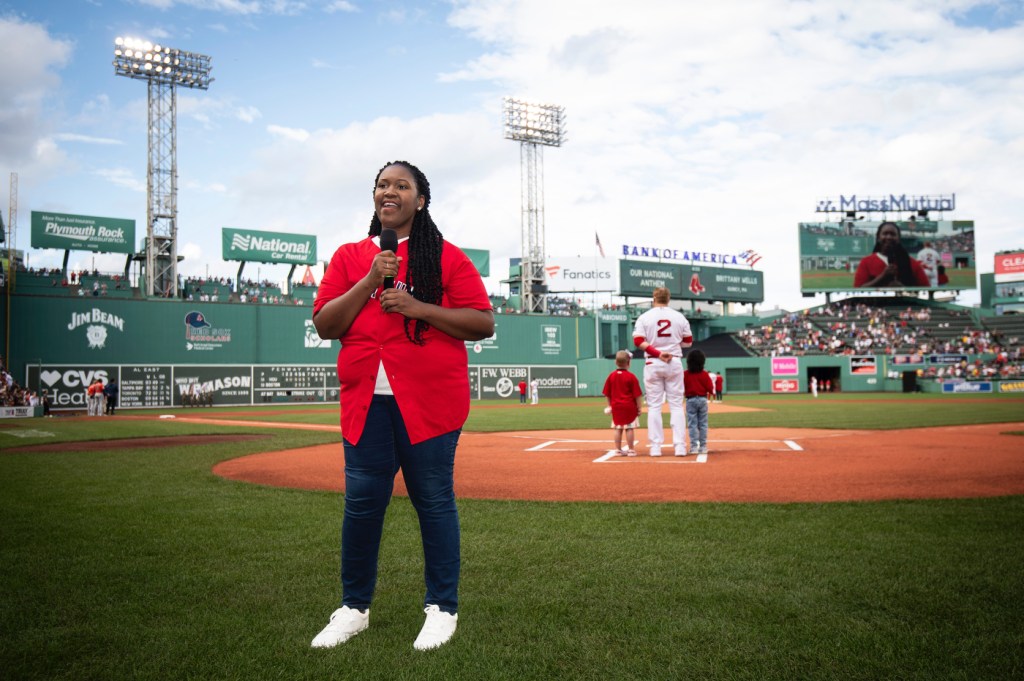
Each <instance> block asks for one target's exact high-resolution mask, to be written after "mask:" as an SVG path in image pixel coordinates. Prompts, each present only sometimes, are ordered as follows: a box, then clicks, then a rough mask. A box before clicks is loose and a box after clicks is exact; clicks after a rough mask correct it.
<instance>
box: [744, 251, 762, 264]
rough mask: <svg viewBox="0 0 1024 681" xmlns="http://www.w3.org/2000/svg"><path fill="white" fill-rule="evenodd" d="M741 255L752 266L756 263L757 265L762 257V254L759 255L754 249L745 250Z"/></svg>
mask: <svg viewBox="0 0 1024 681" xmlns="http://www.w3.org/2000/svg"><path fill="white" fill-rule="evenodd" d="M740 256H741V257H742V258H743V260H744V261H746V263H747V264H748V265H750V266H751V267H753V266H754V265H756V264H757V261H758V260H760V259H761V256H759V255H758V254H757V252H756V251H753V250H749V251H743V252H742V253H740Z"/></svg>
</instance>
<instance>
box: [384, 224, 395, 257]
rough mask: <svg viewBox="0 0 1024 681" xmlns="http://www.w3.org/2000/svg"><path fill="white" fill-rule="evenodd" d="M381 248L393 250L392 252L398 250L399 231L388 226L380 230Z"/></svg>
mask: <svg viewBox="0 0 1024 681" xmlns="http://www.w3.org/2000/svg"><path fill="white" fill-rule="evenodd" d="M380 250H382V251H391V252H392V253H394V252H397V251H398V232H396V231H395V230H393V229H388V228H387V227H385V228H384V229H382V230H380Z"/></svg>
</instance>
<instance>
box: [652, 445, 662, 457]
mask: <svg viewBox="0 0 1024 681" xmlns="http://www.w3.org/2000/svg"><path fill="white" fill-rule="evenodd" d="M651 456H661V447H651Z"/></svg>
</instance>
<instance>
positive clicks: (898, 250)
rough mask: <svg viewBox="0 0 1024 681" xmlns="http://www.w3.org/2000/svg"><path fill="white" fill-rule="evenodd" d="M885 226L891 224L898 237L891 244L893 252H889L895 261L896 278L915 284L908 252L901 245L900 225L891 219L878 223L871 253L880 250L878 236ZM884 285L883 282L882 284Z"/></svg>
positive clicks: (906, 284)
mask: <svg viewBox="0 0 1024 681" xmlns="http://www.w3.org/2000/svg"><path fill="white" fill-rule="evenodd" d="M887 226H892V228H893V229H895V230H896V236H898V237H899V241H898V242H897V243H896V244H894V245H893V252H892V254H890V256H889V257H891V258H892V259H893V260H894V261H895V262H896V269H897V272H898V274H897V275H896V279H897V281H898V282H899V283H901V284H904V285H905V286H915V285H916V284H917V280H916V278H915V277H914V269H913V266H911V264H910V254H909V253H907V249H905V248H904V247H903V233H902V232H901V231H900V226H899V225H897V224H896V223H895V222H892V221H891V220H886V221H885V222H883V223H882V224H880V225H878V230H877V231H876V232H875V247H874V248H873V249H872V250H871V252H872V253H878V252H880V251H881V250H882V245H881V244H880V243H879V241H878V237H879V236H881V234H882V229H884V228H885V227H887ZM882 285H883V286H884V284H882Z"/></svg>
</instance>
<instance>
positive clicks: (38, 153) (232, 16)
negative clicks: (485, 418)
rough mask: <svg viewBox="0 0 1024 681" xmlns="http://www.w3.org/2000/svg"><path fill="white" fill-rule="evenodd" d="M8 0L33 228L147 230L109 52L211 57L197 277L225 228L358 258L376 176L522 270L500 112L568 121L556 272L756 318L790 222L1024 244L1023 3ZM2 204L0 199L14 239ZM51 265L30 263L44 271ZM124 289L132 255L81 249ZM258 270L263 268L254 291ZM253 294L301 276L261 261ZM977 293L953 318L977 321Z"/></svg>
mask: <svg viewBox="0 0 1024 681" xmlns="http://www.w3.org/2000/svg"><path fill="white" fill-rule="evenodd" d="M586 8H587V9H586V11H585V12H583V11H581V9H580V4H579V3H577V2H573V1H571V0H546V1H542V0H520V1H518V2H515V1H510V0H481V1H479V2H477V1H471V0H455V1H453V2H440V1H439V2H417V3H412V2H410V3H403V2H387V1H376V0H304V1H299V0H66V1H64V2H39V1H38V0H33V1H28V0H24V1H18V2H4V1H3V0H0V64H2V65H3V66H2V68H0V179H3V181H4V182H3V186H4V188H6V185H7V180H8V177H9V174H10V173H11V172H17V173H18V179H19V195H18V209H19V219H18V228H19V231H18V246H19V248H26V249H27V248H28V246H29V227H30V214H31V211H33V210H50V211H58V212H67V213H77V214H85V215H102V216H111V217H120V218H132V219H135V220H136V223H137V233H138V236H140V237H141V235H143V234H144V231H145V213H146V198H145V180H146V178H145V172H146V87H145V84H144V83H142V82H139V81H133V80H129V79H126V78H122V77H117V76H115V75H114V73H113V67H112V65H111V61H112V50H113V41H114V38H115V37H117V36H129V35H130V36H134V37H140V38H146V39H149V40H152V41H154V42H162V43H165V44H167V45H170V46H172V47H177V48H180V49H186V50H191V51H195V52H201V53H204V54H208V55H210V56H211V57H212V59H213V77H214V79H215V80H214V82H213V84H212V86H211V87H210V89H209V91H206V92H203V91H190V90H179V93H178V118H177V132H178V171H179V193H178V203H179V217H178V229H179V236H178V250H179V253H180V254H182V255H184V256H185V257H186V259H185V261H184V262H183V263H182V264H181V265H180V269H179V271H180V272H182V273H183V274H186V275H189V274H196V275H202V274H206V273H207V272H209V273H210V274H212V275H218V276H233V275H234V274H235V272H236V271H237V268H238V265H237V263H231V262H224V261H223V260H222V259H221V243H220V232H221V228H223V227H238V228H245V229H264V230H270V231H290V232H296V233H301V234H309V233H312V234H316V235H317V236H318V249H319V253H318V255H319V257H320V258H321V259H327V258H329V257H330V254H331V253H332V252H333V251H334V249H335V248H336V247H337V246H338V245H339V244H341V243H344V242H346V241H352V240H355V239H357V238H360V237H361V236H362V235H363V234H365V230H366V225H367V224H368V222H369V218H370V215H371V212H372V204H371V200H370V186H371V183H372V180H373V176H374V175H375V173H376V171H377V169H378V168H379V167H380V166H381V165H382V164H383V163H384V162H385V161H387V160H393V159H396V158H403V159H408V160H410V161H412V162H414V163H416V164H417V165H419V166H420V168H422V169H423V170H424V172H426V174H427V176H428V178H429V179H430V181H431V185H432V189H433V195H434V203H433V206H432V213H433V215H434V218H435V221H436V222H437V223H438V224H439V226H440V227H441V229H442V231H443V232H444V233H445V235H446V237H448V238H449V239H450V240H452V241H453V242H455V243H456V244H458V245H460V246H464V247H468V248H482V249H488V250H490V251H491V268H492V274H493V276H492V277H490V278H489V280H488V287H489V289H490V290H491V291H492V292H495V293H498V292H502V289H501V286H500V284H499V283H498V281H499V280H500V279H501V278H503V277H504V275H505V274H506V272H507V267H508V259H509V257H516V256H518V255H519V252H520V240H521V238H520V214H521V207H520V206H521V204H520V165H519V147H518V145H517V144H516V143H514V142H511V141H508V140H505V139H503V134H502V128H501V106H502V103H501V98H502V96H506V95H509V96H517V97H523V98H528V99H534V100H538V101H546V102H554V103H558V104H561V105H563V106H565V108H566V114H567V118H568V122H567V130H568V141H567V143H566V144H565V145H564V146H563V147H561V148H558V149H546V150H545V152H544V197H545V200H544V206H545V226H546V238H545V242H546V250H547V253H548V255H550V256H557V257H570V256H575V255H582V256H592V255H594V233H595V232H596V233H598V234H599V235H600V238H601V241H602V244H603V245H604V248H605V250H606V251H607V252H609V255H611V253H612V252H618V251H619V250H621V246H622V245H623V244H632V245H652V246H660V245H665V244H672V245H674V246H677V247H678V248H681V249H688V250H698V251H707V252H737V253H738V252H740V251H743V250H746V249H753V250H755V251H757V252H758V253H759V254H761V256H762V260H761V261H760V262H759V263H758V268H759V269H762V270H763V271H764V273H765V297H766V301H765V305H764V306H763V307H765V308H771V307H773V306H775V305H779V306H781V307H784V308H789V309H795V308H801V307H805V306H807V305H809V304H813V303H815V302H820V301H821V300H822V298H821V297H819V298H818V299H817V300H812V299H807V298H802V297H801V295H800V292H799V273H798V262H797V228H796V224H797V223H798V222H800V221H809V220H815V219H818V217H819V216H818V215H817V214H815V213H814V207H815V204H816V201H817V200H818V199H820V198H823V197H836V196H839V195H847V196H848V195H850V194H858V195H869V196H885V195H888V194H893V193H895V194H902V193H908V194H929V195H935V194H951V193H956V195H957V204H958V210H957V211H956V213H955V215H951V216H948V217H954V218H957V219H973V220H975V221H976V224H977V238H976V241H977V254H978V261H979V270H980V271H981V272H990V271H991V270H992V257H993V254H994V253H995V252H996V251H999V250H1006V249H1013V248H1022V247H1024V228H1022V216H1024V191H1022V189H1021V186H1022V184H1024V182H1022V177H1024V115H1022V114H1024V3H1022V2H1021V1H1020V0H1013V1H1005V2H976V1H973V0H934V1H924V0H908V1H905V2H898V3H894V2H888V1H877V2H871V1H860V2H854V1H852V0H847V1H834V2H833V1H824V0H823V1H805V2H796V1H791V0H758V1H754V0H750V1H745V2H740V1H737V0H724V1H721V2H717V3H706V2H688V1H681V0H646V1H645V0H640V1H638V2H635V3H622V2H618V1H612V0H594V1H592V2H588V3H587V4H586ZM7 204H8V197H7V192H6V191H0V207H2V209H3V213H4V218H5V220H6V218H7ZM62 256H63V253H62V252H53V251H30V253H29V262H30V264H33V265H36V266H53V265H59V263H60V259H61V258H62ZM94 258H95V264H96V266H98V267H100V268H101V269H110V270H118V269H121V268H122V267H123V262H124V259H123V256H102V255H97V256H93V255H92V254H90V253H72V261H71V264H72V266H88V267H91V266H92V265H93V262H94ZM256 269H257V268H256V266H255V265H249V266H247V270H246V272H247V273H248V274H251V275H255V274H256ZM259 269H260V275H261V276H262V277H263V278H270V279H274V280H277V279H281V278H283V277H284V275H285V272H286V270H285V269H284V268H283V267H281V268H272V267H270V266H261V267H260V268H259ZM976 300H977V295H976V294H973V295H972V294H968V295H965V296H964V297H963V298H962V301H963V302H967V303H970V302H974V301H976Z"/></svg>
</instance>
